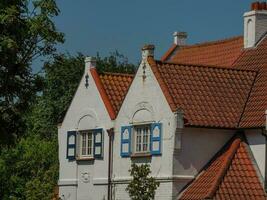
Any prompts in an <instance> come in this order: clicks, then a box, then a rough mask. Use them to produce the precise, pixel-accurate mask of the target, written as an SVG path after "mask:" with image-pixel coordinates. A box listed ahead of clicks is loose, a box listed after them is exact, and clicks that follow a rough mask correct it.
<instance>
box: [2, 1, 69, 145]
mask: <svg viewBox="0 0 267 200" xmlns="http://www.w3.org/2000/svg"><path fill="white" fill-rule="evenodd" d="M58 14H59V9H58V8H57V6H56V3H55V0H8V1H7V0H3V1H0V30H1V32H0V124H1V126H0V142H2V144H3V142H4V143H5V144H8V143H10V142H12V141H13V140H14V137H17V136H18V135H20V134H21V133H22V132H23V130H24V128H23V123H22V120H21V114H22V113H25V111H27V107H28V106H29V105H30V103H31V102H32V100H33V98H34V97H35V93H36V92H37V91H39V90H40V89H41V88H40V87H41V78H40V77H38V76H36V75H34V74H33V73H32V71H31V67H30V64H31V63H32V61H33V60H34V59H36V58H38V57H39V56H42V57H45V56H49V55H52V54H53V53H54V52H55V50H56V49H55V44H57V43H58V42H63V41H64V39H63V34H62V33H60V32H58V31H57V30H56V27H55V25H54V23H53V21H52V18H53V17H54V16H57V15H58Z"/></svg>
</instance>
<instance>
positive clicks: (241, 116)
mask: <svg viewBox="0 0 267 200" xmlns="http://www.w3.org/2000/svg"><path fill="white" fill-rule="evenodd" d="M258 74H259V71H257V73H256V75H255V77H254V80H253V83H252V84H251V87H250V90H249V93H248V96H247V99H246V102H245V104H244V107H243V110H242V113H241V115H240V118H239V121H238V122H237V127H238V128H240V123H241V122H242V118H243V115H244V113H245V110H246V108H247V104H248V102H249V99H250V96H251V92H252V90H253V88H254V85H255V82H256V80H257V77H258Z"/></svg>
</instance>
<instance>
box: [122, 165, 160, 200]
mask: <svg viewBox="0 0 267 200" xmlns="http://www.w3.org/2000/svg"><path fill="white" fill-rule="evenodd" d="M129 172H130V174H131V176H132V177H133V179H132V181H131V182H130V183H129V185H128V186H127V188H126V191H127V192H128V193H129V196H130V197H131V199H132V200H152V199H154V197H155V192H156V189H157V188H158V187H159V182H156V180H155V178H153V177H149V174H150V173H151V170H150V168H149V165H147V164H142V165H140V166H138V165H136V164H132V165H131V169H130V170H129Z"/></svg>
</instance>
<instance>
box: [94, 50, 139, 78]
mask: <svg viewBox="0 0 267 200" xmlns="http://www.w3.org/2000/svg"><path fill="white" fill-rule="evenodd" d="M96 61H97V71H98V72H99V73H102V72H115V73H116V72H118V73H128V74H133V73H134V72H135V70H136V66H135V65H134V64H131V63H129V62H128V58H127V57H125V56H124V55H123V54H121V53H119V52H118V51H114V52H111V53H110V55H109V56H107V57H104V58H102V57H100V55H99V53H97V57H96Z"/></svg>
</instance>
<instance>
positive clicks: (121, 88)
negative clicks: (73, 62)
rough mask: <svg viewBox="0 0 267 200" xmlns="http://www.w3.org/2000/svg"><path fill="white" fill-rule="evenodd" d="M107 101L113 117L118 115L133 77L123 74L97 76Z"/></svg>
mask: <svg viewBox="0 0 267 200" xmlns="http://www.w3.org/2000/svg"><path fill="white" fill-rule="evenodd" d="M99 77H100V80H101V82H102V85H103V88H104V90H105V92H106V94H107V97H108V100H109V102H110V103H111V105H112V108H113V110H114V112H115V115H117V114H118V112H119V110H120V107H121V105H122V103H123V100H124V98H125V96H126V94H127V91H128V89H129V87H130V85H131V83H132V80H133V77H134V75H132V74H123V73H103V74H100V75H99Z"/></svg>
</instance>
